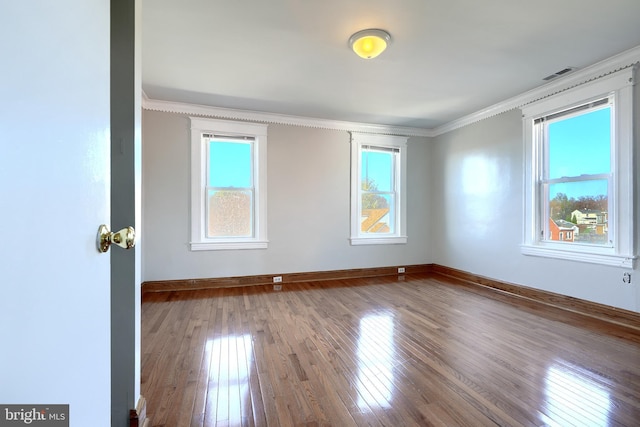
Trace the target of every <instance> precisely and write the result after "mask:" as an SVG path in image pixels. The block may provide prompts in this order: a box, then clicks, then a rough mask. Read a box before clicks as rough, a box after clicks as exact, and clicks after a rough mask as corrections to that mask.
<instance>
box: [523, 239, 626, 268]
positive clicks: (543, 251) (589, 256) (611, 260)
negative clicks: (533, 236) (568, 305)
mask: <svg viewBox="0 0 640 427" xmlns="http://www.w3.org/2000/svg"><path fill="white" fill-rule="evenodd" d="M520 250H521V252H522V254H523V255H532V256H540V257H545V258H556V259H563V260H569V261H579V262H586V263H590V264H602V265H608V266H612V267H623V268H630V269H633V268H634V264H635V260H636V259H637V256H635V255H620V254H607V253H597V252H591V251H590V252H587V251H577V250H567V249H557V248H549V247H543V246H534V245H522V246H521V247H520Z"/></svg>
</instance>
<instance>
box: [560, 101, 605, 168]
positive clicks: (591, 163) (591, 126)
mask: <svg viewBox="0 0 640 427" xmlns="http://www.w3.org/2000/svg"><path fill="white" fill-rule="evenodd" d="M548 131H549V144H548V148H549V170H548V172H549V178H550V179H554V178H562V177H565V176H566V177H572V176H580V175H583V174H586V175H590V174H600V173H609V172H610V168H611V159H610V156H611V107H606V108H602V109H599V110H595V111H590V112H587V113H584V114H580V115H578V116H574V117H571V118H567V119H563V120H558V121H554V122H551V123H550V124H549V127H548Z"/></svg>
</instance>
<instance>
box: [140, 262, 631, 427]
mask: <svg viewBox="0 0 640 427" xmlns="http://www.w3.org/2000/svg"><path fill="white" fill-rule="evenodd" d="M598 322H599V321H597V320H594V319H593V318H586V317H585V318H584V321H582V318H581V317H580V316H578V315H577V314H576V313H567V314H566V316H565V315H563V313H562V311H561V310H558V309H555V308H554V309H549V308H548V307H546V306H544V305H541V304H538V305H535V304H534V303H533V302H531V301H528V300H526V301H524V302H523V300H522V299H518V298H509V297H508V296H505V295H504V293H500V292H498V291H492V290H490V289H486V288H479V289H475V288H473V286H472V285H469V284H468V283H466V282H465V283H462V284H461V282H460V281H458V280H456V279H454V278H447V277H444V276H435V275H431V274H426V273H425V274H410V275H405V276H404V280H400V279H398V278H396V277H383V278H367V279H348V280H334V281H327V282H309V283H291V284H289V283H287V284H285V285H284V286H283V290H282V291H280V292H277V291H273V289H272V288H270V287H268V286H253V287H237V288H229V289H224V288H218V289H208V290H200V291H180V292H165V293H154V294H146V295H145V299H144V303H143V307H142V337H143V339H142V369H141V377H142V393H143V395H144V396H145V397H146V398H147V402H148V403H147V413H148V415H149V417H150V419H151V421H152V422H153V425H154V426H156V427H160V426H171V427H182V426H186V427H189V426H192V427H195V426H198V427H209V426H296V427H297V426H336V427H343V426H394V427H395V426H470V425H472V426H495V425H504V426H536V427H538V426H543V425H544V426H565V425H594V426H596V425H611V426H636V425H638V420H640V337H637V336H635V335H632V334H631V335H630V332H629V330H628V329H627V330H625V331H624V333H620V332H619V331H616V330H612V329H611V328H614V327H615V326H611V325H609V326H607V325H605V324H604V323H603V322H601V321H600V322H599V323H598Z"/></svg>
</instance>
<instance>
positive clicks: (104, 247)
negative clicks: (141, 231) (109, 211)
mask: <svg viewBox="0 0 640 427" xmlns="http://www.w3.org/2000/svg"><path fill="white" fill-rule="evenodd" d="M97 243H98V251H99V252H107V251H108V250H109V246H111V244H112V243H113V244H116V245H118V246H120V247H121V248H124V249H131V248H132V247H133V246H134V245H135V244H136V231H135V230H134V229H133V227H127V228H123V229H122V230H120V231H117V232H115V233H112V232H111V231H109V227H107V226H106V225H104V224H102V225H101V226H100V227H99V228H98V238H97Z"/></svg>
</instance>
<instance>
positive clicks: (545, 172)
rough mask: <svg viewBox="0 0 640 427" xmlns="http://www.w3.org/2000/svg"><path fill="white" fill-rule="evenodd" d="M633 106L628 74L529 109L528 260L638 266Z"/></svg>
mask: <svg viewBox="0 0 640 427" xmlns="http://www.w3.org/2000/svg"><path fill="white" fill-rule="evenodd" d="M632 108H633V71H632V70H629V69H628V70H622V71H619V72H617V73H614V74H611V75H609V76H606V77H602V78H599V79H597V80H595V81H592V82H589V83H585V84H583V85H581V86H578V87H576V88H573V89H570V90H567V91H564V92H561V93H559V94H556V95H553V96H551V97H549V98H545V99H543V100H541V101H538V102H536V103H534V104H531V105H529V106H526V107H525V108H523V116H524V143H525V227H524V229H525V230H524V234H525V235H524V244H523V245H522V252H523V253H524V254H525V255H537V256H544V257H552V258H560V259H569V260H574V261H582V262H591V263H599V264H605V265H612V266H621V267H627V268H633V264H634V260H635V258H636V256H635V254H634V242H633V240H634V235H633V225H634V224H633V221H634V220H633V218H634V216H633V215H634V206H633V194H634V192H633V149H632V147H633V120H632V117H633V115H632ZM558 229H562V230H564V231H566V233H565V232H563V231H559V230H558ZM567 230H573V231H572V232H571V233H569V231H567ZM558 231H559V232H558Z"/></svg>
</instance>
